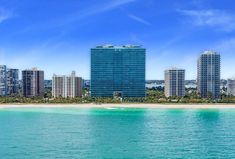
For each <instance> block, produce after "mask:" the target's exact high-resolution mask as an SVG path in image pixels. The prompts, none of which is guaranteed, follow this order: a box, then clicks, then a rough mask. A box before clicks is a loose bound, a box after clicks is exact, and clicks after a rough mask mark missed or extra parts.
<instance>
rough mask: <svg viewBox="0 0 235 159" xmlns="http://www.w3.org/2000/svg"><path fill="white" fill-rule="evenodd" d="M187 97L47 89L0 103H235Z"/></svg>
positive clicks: (224, 98) (225, 99)
mask: <svg viewBox="0 0 235 159" xmlns="http://www.w3.org/2000/svg"><path fill="white" fill-rule="evenodd" d="M186 92H187V94H186V96H185V97H183V98H182V97H170V98H166V97H165V95H164V92H163V90H147V93H146V97H145V98H123V99H122V100H121V99H115V98H94V97H90V96H87V94H89V93H88V90H83V94H84V97H82V98H62V97H61V98H52V97H51V92H50V91H49V90H47V91H46V93H45V95H44V97H35V98H25V97H22V96H18V97H0V103H2V104H4V103H23V104H24V103H52V104H53V103H54V104H56V103H65V104H75V103H96V104H99V103H100V104H101V103H235V97H233V96H227V95H226V94H222V95H221V99H220V100H217V101H215V100H212V99H201V98H199V97H198V95H197V92H196V90H193V89H191V90H187V91H186Z"/></svg>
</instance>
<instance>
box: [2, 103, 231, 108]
mask: <svg viewBox="0 0 235 159" xmlns="http://www.w3.org/2000/svg"><path fill="white" fill-rule="evenodd" d="M6 108H156V109H230V108H233V109H235V104H1V105H0V109H6Z"/></svg>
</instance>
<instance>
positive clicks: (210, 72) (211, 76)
mask: <svg viewBox="0 0 235 159" xmlns="http://www.w3.org/2000/svg"><path fill="white" fill-rule="evenodd" d="M197 69H198V70H197V86H198V87H197V89H198V93H199V95H200V96H201V97H202V98H213V99H218V98H219V97H220V54H218V53H216V52H213V51H205V52H204V53H203V54H201V55H200V57H199V59H198V64H197Z"/></svg>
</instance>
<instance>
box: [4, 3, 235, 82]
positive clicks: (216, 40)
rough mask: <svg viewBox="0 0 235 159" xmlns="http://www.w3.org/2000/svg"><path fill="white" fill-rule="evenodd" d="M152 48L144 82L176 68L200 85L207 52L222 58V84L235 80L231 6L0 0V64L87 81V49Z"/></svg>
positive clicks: (234, 17)
mask: <svg viewBox="0 0 235 159" xmlns="http://www.w3.org/2000/svg"><path fill="white" fill-rule="evenodd" d="M107 43H108V44H116V45H123V44H139V45H142V46H143V47H145V48H147V59H146V70H147V72H146V78H147V79H163V71H164V69H166V68H169V67H172V66H175V67H180V68H184V69H186V78H187V79H195V78H196V68H197V66H196V61H197V58H198V56H199V55H200V53H201V52H202V51H204V50H208V49H210V50H215V51H218V52H219V53H220V54H221V59H222V60H221V64H222V67H221V74H222V78H230V77H235V70H234V69H233V68H234V63H235V1H234V0H223V1H221V0H86V1H84V0H40V1H39V0H0V64H5V65H8V66H9V67H13V68H19V69H26V68H32V67H38V68H39V69H43V70H45V76H46V79H50V78H51V76H52V74H53V73H56V74H69V73H70V72H71V71H72V70H75V71H76V72H77V74H78V75H79V76H82V77H84V78H85V79H89V78H90V48H91V47H94V46H96V45H100V44H107Z"/></svg>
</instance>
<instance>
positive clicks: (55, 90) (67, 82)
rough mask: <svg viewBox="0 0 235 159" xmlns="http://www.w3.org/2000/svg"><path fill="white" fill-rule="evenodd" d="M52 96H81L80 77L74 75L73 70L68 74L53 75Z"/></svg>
mask: <svg viewBox="0 0 235 159" xmlns="http://www.w3.org/2000/svg"><path fill="white" fill-rule="evenodd" d="M52 96H53V97H55V98H56V97H63V98H67V97H69V98H75V97H82V78H81V77H76V73H75V71H73V72H72V74H71V75H70V76H65V75H63V76H58V75H53V79H52Z"/></svg>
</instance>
